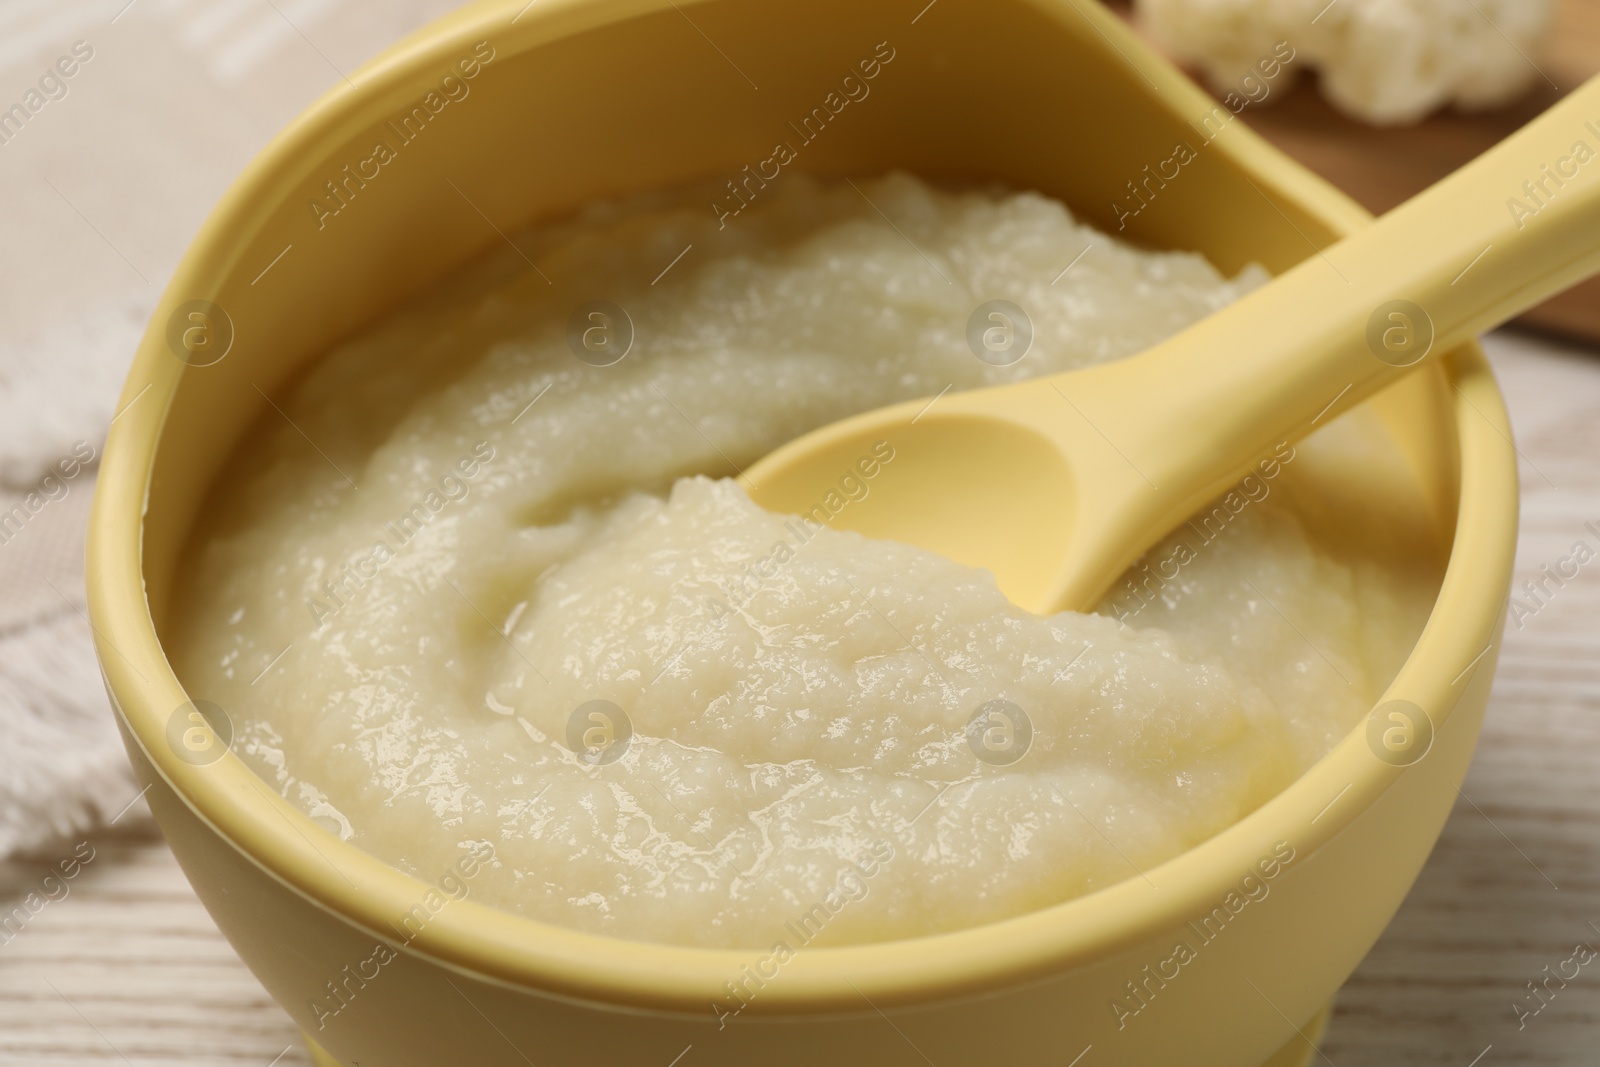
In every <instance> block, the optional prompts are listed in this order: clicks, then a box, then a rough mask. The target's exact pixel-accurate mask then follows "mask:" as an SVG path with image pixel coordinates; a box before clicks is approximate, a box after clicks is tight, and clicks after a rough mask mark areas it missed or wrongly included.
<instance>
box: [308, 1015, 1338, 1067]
mask: <svg viewBox="0 0 1600 1067" xmlns="http://www.w3.org/2000/svg"><path fill="white" fill-rule="evenodd" d="M1332 1014H1333V1002H1332V1001H1329V1002H1328V1003H1327V1004H1326V1005H1325V1006H1324V1007H1323V1008H1322V1010H1321V1011H1319V1012H1317V1014H1316V1015H1314V1016H1312V1017H1311V1021H1310V1022H1308V1023H1306V1025H1305V1026H1304V1027H1303V1028H1302V1032H1303V1033H1304V1034H1305V1039H1304V1040H1302V1039H1301V1038H1300V1037H1299V1036H1298V1035H1296V1036H1295V1037H1291V1038H1290V1039H1289V1041H1288V1043H1287V1044H1286V1045H1284V1046H1283V1047H1282V1048H1280V1049H1279V1050H1278V1051H1277V1052H1274V1053H1273V1054H1272V1055H1271V1056H1270V1057H1269V1058H1268V1059H1267V1061H1266V1062H1265V1063H1263V1064H1262V1065H1261V1067H1308V1065H1309V1064H1310V1063H1311V1061H1312V1060H1313V1059H1315V1058H1316V1055H1317V1045H1318V1044H1319V1043H1320V1042H1321V1041H1322V1035H1323V1033H1324V1032H1325V1031H1326V1030H1327V1029H1328V1019H1329V1017H1330V1016H1331V1015H1332ZM302 1036H303V1037H305V1042H306V1048H307V1049H309V1050H310V1052H311V1062H312V1063H314V1064H316V1067H346V1065H345V1064H343V1063H340V1062H339V1061H338V1060H336V1059H334V1058H333V1056H331V1055H330V1054H328V1053H327V1052H325V1051H324V1050H323V1049H322V1047H321V1046H320V1045H318V1044H317V1043H316V1042H315V1041H313V1040H311V1038H310V1037H309V1036H307V1035H302ZM1307 1042H1310V1044H1307Z"/></svg>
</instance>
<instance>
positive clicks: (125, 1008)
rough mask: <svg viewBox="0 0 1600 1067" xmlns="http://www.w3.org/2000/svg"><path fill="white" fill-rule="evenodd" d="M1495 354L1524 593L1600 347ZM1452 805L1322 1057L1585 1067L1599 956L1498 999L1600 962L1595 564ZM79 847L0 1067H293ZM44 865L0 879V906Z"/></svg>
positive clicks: (271, 1010)
mask: <svg viewBox="0 0 1600 1067" xmlns="http://www.w3.org/2000/svg"><path fill="white" fill-rule="evenodd" d="M1491 354H1492V356H1493V358H1494V362H1495V367H1496V369H1497V371H1498V372H1499V374H1500V376H1501V381H1502V383H1503V385H1504V387H1505V390H1506V393H1507V396H1508V398H1509V401H1510V406H1511V411H1512V419H1513V422H1514V423H1515V424H1516V427H1517V431H1518V443H1519V446H1520V449H1521V451H1522V453H1523V456H1524V460H1523V463H1522V476H1523V521H1522V530H1523V532H1522V542H1521V546H1520V548H1519V549H1518V554H1517V563H1518V572H1519V574H1518V581H1519V582H1520V581H1521V580H1522V579H1523V578H1526V577H1529V576H1531V575H1533V574H1535V573H1537V571H1538V569H1539V567H1540V566H1541V565H1542V564H1545V563H1549V562H1552V561H1554V560H1556V559H1557V558H1559V557H1561V556H1563V555H1566V554H1567V553H1568V552H1569V551H1570V550H1571V546H1572V544H1573V542H1574V541H1576V540H1578V539H1580V538H1588V539H1589V540H1590V543H1591V544H1594V545H1596V546H1600V537H1597V536H1596V535H1594V534H1590V533H1588V532H1587V531H1585V530H1584V529H1583V524H1584V523H1585V522H1586V521H1591V520H1600V353H1586V352H1581V351H1575V350H1570V349H1563V348H1560V347H1557V346H1550V345H1545V344H1541V343H1539V342H1536V341H1532V340H1529V339H1526V338H1520V337H1517V336H1514V335H1500V336H1497V337H1495V338H1492V339H1491ZM1464 792H1465V794H1466V796H1467V797H1469V798H1470V800H1464V801H1461V802H1459V803H1458V805H1457V808H1456V810H1455V812H1454V814H1453V815H1452V817H1451V819H1450V822H1449V825H1448V826H1447V827H1446V828H1445V831H1444V835H1443V837H1442V838H1441V839H1440V842H1439V846H1438V849H1437V850H1436V851H1435V852H1434V854H1433V858H1432V860H1431V861H1430V862H1429V863H1428V865H1427V867H1426V869H1425V870H1424V871H1423V872H1422V877H1421V879H1420V880H1419V881H1418V883H1417V886H1416V888H1415V889H1414V890H1413V891H1412V893H1411V896H1410V898H1409V899H1408V900H1407V901H1406V903H1405V906H1404V907H1403V908H1402V909H1401V911H1400V914H1399V915H1398V917H1397V918H1396V919H1395V921H1394V923H1393V925H1391V926H1390V928H1389V930H1388V932H1387V933H1386V934H1385V935H1384V937H1383V939H1382V940H1381V941H1380V942H1379V943H1378V945H1377V947H1376V949H1375V950H1374V951H1373V952H1372V954H1371V956H1370V957H1368V959H1367V960H1366V962H1365V963H1364V964H1363V965H1362V966H1361V968H1360V970H1358V971H1357V972H1356V974H1355V976H1354V977H1353V978H1352V979H1351V980H1350V982H1349V984H1348V985H1347V986H1346V987H1345V989H1344V991H1343V992H1342V993H1341V994H1340V996H1339V1001H1338V1012H1337V1015H1336V1016H1335V1019H1334V1022H1333V1024H1332V1027H1331V1029H1330V1031H1329V1034H1328V1037H1327V1039H1326V1040H1325V1042H1324V1045H1323V1054H1324V1057H1325V1059H1324V1060H1319V1061H1318V1062H1327V1063H1331V1064H1334V1065H1336V1067H1393V1065H1396V1064H1406V1065H1425V1064H1440V1065H1446V1064H1448V1065H1453V1067H1472V1065H1476V1067H1501V1065H1507V1064H1516V1065H1527V1067H1533V1065H1543V1064H1563V1065H1578V1064H1594V1063H1596V1062H1597V1061H1600V959H1596V960H1595V961H1594V962H1592V963H1590V964H1589V965H1588V966H1586V967H1583V968H1582V970H1581V972H1580V974H1579V977H1577V978H1576V979H1574V980H1572V981H1570V982H1568V983H1567V985H1566V987H1565V988H1560V989H1557V992H1556V995H1555V996H1554V998H1553V999H1551V1000H1550V1002H1549V1004H1548V1006H1546V1007H1544V1008H1543V1010H1542V1011H1541V1012H1540V1013H1539V1014H1538V1015H1536V1016H1532V1017H1529V1018H1527V1019H1525V1020H1524V1025H1523V1026H1522V1027H1521V1028H1519V1024H1518V1017H1517V1014H1516V1013H1515V1011H1514V1010H1513V1007H1512V1005H1513V1003H1523V1004H1525V1005H1527V1006H1529V1007H1530V1008H1531V1007H1532V1006H1533V1004H1534V1002H1533V1001H1531V1000H1530V999H1528V993H1527V987H1526V985H1525V983H1527V982H1528V981H1530V980H1536V979H1540V978H1542V977H1543V968H1544V967H1545V966H1546V965H1549V966H1550V967H1551V968H1552V970H1554V969H1555V968H1556V967H1557V966H1558V965H1559V964H1560V963H1561V962H1562V961H1563V960H1566V959H1567V958H1568V957H1570V956H1571V955H1572V952H1573V947H1574V945H1575V944H1576V943H1578V942H1586V943H1589V944H1592V945H1594V946H1596V948H1600V560H1596V561H1595V562H1594V563H1592V564H1590V565H1589V566H1588V567H1586V568H1585V569H1584V570H1583V571H1582V572H1580V574H1579V576H1578V577H1577V578H1576V579H1574V580H1572V581H1571V582H1569V583H1568V584H1567V585H1566V587H1565V588H1563V589H1561V590H1560V591H1559V593H1558V595H1556V596H1555V597H1554V598H1552V599H1551V600H1550V602H1549V604H1548V606H1547V607H1545V608H1543V609H1542V610H1541V611H1540V612H1539V613H1538V615H1537V616H1536V617H1534V618H1532V619H1529V620H1527V621H1526V624H1525V625H1524V627H1523V628H1522V629H1517V628H1516V627H1515V626H1513V627H1512V628H1511V629H1510V631H1509V632H1508V633H1507V635H1506V643H1505V652H1504V656H1503V658H1502V660H1501V665H1500V671H1499V676H1498V678H1497V680H1496V684H1495V690H1494V698H1493V701H1492V703H1491V706H1490V711H1489V717H1488V722H1487V725H1486V727H1485V729H1484V735H1483V741H1482V744H1481V745H1480V747H1479V749H1478V756H1477V760H1476V762H1475V763H1474V764H1473V767H1472V772H1471V774H1470V775H1469V777H1468V778H1467V781H1466V783H1465V786H1464ZM93 846H94V848H95V849H96V856H95V859H94V861H93V862H92V863H90V864H89V865H88V866H87V867H86V868H85V869H84V870H83V872H82V873H81V874H80V875H79V876H78V877H77V878H76V879H74V880H73V882H72V883H71V893H70V895H69V896H67V897H65V898H64V899H62V900H60V901H59V902H54V903H51V904H49V905H47V906H46V907H45V908H43V909H42V910H41V911H40V912H39V913H38V915H37V916H36V917H35V918H34V919H33V921H32V922H31V923H30V924H29V925H28V927H27V928H26V929H25V930H24V931H23V932H22V934H21V935H20V936H18V937H16V938H15V939H13V940H12V941H11V942H10V943H8V944H0V1065H12V1064H16V1065H29V1067H69V1065H70V1067H79V1065H81V1067H90V1065H96V1067H98V1065H102V1064H124V1065H138V1067H144V1065H158V1064H159V1065H175V1064H182V1065H201V1064H207V1065H224V1064H225V1065H229V1067H268V1065H270V1064H276V1065H278V1067H289V1065H306V1064H308V1063H309V1062H310V1061H309V1059H308V1058H307V1056H306V1054H305V1052H304V1051H303V1050H302V1049H301V1047H300V1046H299V1044H298V1043H297V1042H296V1034H295V1029H294V1027H293V1025H292V1024H291V1023H290V1022H289V1019H288V1017H287V1016H286V1015H285V1014H284V1013H283V1011H282V1009H280V1008H279V1007H278V1006H277V1005H276V1004H274V1003H273V1002H272V1000H271V999H270V998H268V997H267V995H266V993H264V992H263V991H262V989H261V986H260V985H259V984H258V983H257V982H256V981H255V979H254V978H253V977H252V976H251V975H250V973H249V972H248V971H247V970H245V968H244V966H243V965H242V964H241V963H240V962H239V960H238V958H237V957H236V956H235V955H234V954H233V952H232V950H231V949H230V948H229V946H228V944H227V942H225V941H224V940H223V939H222V937H221V936H220V935H219V934H218V933H217V930H216V927H215V926H214V925H213V924H212V922H211V920H210V918H209V917H208V916H207V915H206V913H205V911H204V909H202V908H201V906H200V904H199V902H198V901H197V900H196V899H195V897H194V894H193V893H192V892H191V891H190V889H189V887H188V884H187V883H186V882H185V881H184V878H183V875H182V874H181V872H180V871H179V870H178V867H177V865H176V864H175V862H174V861H173V859H172V856H171V854H170V853H169V852H168V851H167V849H166V846H165V845H164V844H163V843H162V842H161V841H160V839H159V838H156V837H153V836H140V835H138V834H133V835H128V834H124V835H121V836H110V837H104V838H98V839H95V840H94V841H93ZM46 873H47V869H46V868H45V867H43V866H39V865H29V864H25V863H13V864H10V865H4V866H0V902H3V903H4V904H5V909H9V908H10V907H11V906H12V904H13V903H14V901H15V900H16V899H18V898H19V896H20V895H22V894H25V893H27V892H29V891H30V890H32V889H33V888H35V887H36V886H37V885H38V884H39V882H40V879H42V877H43V876H44V874H46ZM0 910H3V909H0ZM0 940H3V938H0ZM1569 973H1570V969H1569ZM685 1067H692V1064H685ZM1152 1067H1155V1065H1152Z"/></svg>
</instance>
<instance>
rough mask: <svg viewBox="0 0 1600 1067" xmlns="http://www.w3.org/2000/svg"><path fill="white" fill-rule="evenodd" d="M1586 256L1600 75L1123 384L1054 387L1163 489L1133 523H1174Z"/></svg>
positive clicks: (1548, 290) (1574, 272)
mask: <svg viewBox="0 0 1600 1067" xmlns="http://www.w3.org/2000/svg"><path fill="white" fill-rule="evenodd" d="M1596 271H1600V78H1596V79H1593V80H1591V81H1590V82H1588V83H1587V84H1586V85H1584V86H1583V87H1582V88H1580V89H1578V90H1577V91H1576V92H1574V93H1572V94H1570V95H1569V96H1568V97H1566V98H1565V99H1564V100H1562V101H1561V102H1560V103H1558V104H1556V105H1555V106H1554V107H1552V108H1551V109H1550V110H1549V111H1547V112H1545V113H1544V114H1543V115H1541V116H1540V117H1539V118H1537V119H1535V120H1534V121H1533V122H1531V123H1529V124H1528V125H1527V126H1526V127H1524V128H1523V129H1522V130H1520V131H1518V132H1517V133H1515V134H1513V135H1512V136H1511V137H1509V138H1507V139H1506V140H1505V141H1503V142H1501V143H1500V144H1499V145H1497V146H1496V147H1494V148H1493V149H1491V150H1490V151H1488V152H1487V153H1485V154H1484V155H1482V156H1480V157H1479V158H1478V159H1476V160H1474V161H1473V162H1472V163H1470V164H1468V165H1467V166H1466V167H1464V168H1462V169H1461V170H1459V171H1457V172H1456V173H1454V174H1452V175H1451V176H1450V177H1448V178H1446V179H1444V180H1443V181H1441V182H1439V183H1438V184H1437V185H1434V186H1433V187H1432V188H1430V189H1428V190H1426V191H1424V192H1422V193H1421V194H1419V195H1418V196H1416V197H1415V198H1413V199H1412V200H1410V201H1408V202H1407V203H1405V204H1402V205H1401V206H1400V207H1398V208H1396V209H1395V210H1393V211H1391V212H1390V213H1389V214H1387V215H1385V216H1384V217H1383V218H1382V219H1380V220H1379V221H1377V222H1376V223H1374V224H1373V225H1372V226H1370V227H1368V228H1366V229H1364V230H1362V231H1360V232H1358V233H1356V234H1354V235H1352V236H1350V237H1348V238H1346V239H1345V240H1343V241H1341V242H1339V243H1338V244H1337V245H1334V246H1332V247H1329V248H1326V249H1323V250H1321V251H1318V252H1316V253H1314V254H1312V255H1310V256H1308V257H1307V258H1306V259H1305V260H1304V261H1303V262H1302V263H1300V264H1299V265H1298V266H1296V267H1295V268H1294V269H1292V270H1290V271H1288V272H1287V273H1285V274H1284V275H1282V276H1281V277H1279V278H1277V279H1275V280H1274V281H1273V282H1272V283H1271V284H1270V285H1268V286H1265V287H1264V288H1262V289H1260V290H1257V291H1256V292H1254V293H1252V294H1250V295H1249V296H1247V297H1245V298H1244V299H1242V300H1240V301H1238V302H1237V303H1235V304H1233V305H1231V306H1229V307H1227V308H1225V309H1223V310H1222V311H1220V312H1218V313H1217V314H1215V315H1212V316H1211V317H1209V318H1207V319H1205V320H1203V321H1201V322H1200V323H1197V324H1196V325H1195V326H1193V327H1191V328H1190V329H1188V330H1186V331H1185V332H1184V333H1182V334H1180V335H1178V336H1177V337H1174V338H1173V339H1171V340H1169V341H1167V342H1165V343H1163V344H1161V345H1158V346H1156V347H1155V348H1152V349H1150V350H1149V351H1147V352H1145V353H1143V354H1141V355H1139V356H1137V357H1135V358H1134V359H1133V360H1130V361H1128V363H1127V364H1126V367H1127V370H1128V371H1129V372H1130V373H1131V374H1132V379H1131V380H1132V382H1133V383H1134V385H1135V387H1134V388H1133V389H1131V390H1130V388H1129V382H1130V378H1128V377H1123V376H1121V375H1118V376H1116V380H1115V383H1113V381H1112V380H1111V378H1110V377H1109V376H1108V377H1107V381H1106V385H1107V387H1106V388H1104V389H1098V388H1095V379H1094V377H1093V376H1091V377H1089V378H1087V379H1085V378H1079V379H1077V380H1076V382H1073V380H1071V379H1068V378H1062V379H1061V385H1062V387H1063V388H1064V389H1065V388H1069V387H1070V388H1075V389H1078V390H1079V391H1080V395H1081V397H1082V401H1081V402H1082V404H1083V405H1085V410H1086V411H1092V412H1098V413H1099V416H1098V417H1099V418H1103V420H1104V421H1103V422H1102V423H1101V425H1102V426H1103V427H1105V428H1106V431H1107V433H1108V434H1112V433H1114V434H1115V437H1116V439H1117V440H1118V441H1119V443H1120V444H1121V447H1122V449H1123V450H1124V451H1125V452H1126V453H1127V455H1128V458H1129V460H1130V462H1132V463H1133V464H1134V466H1135V467H1137V468H1138V469H1139V471H1140V473H1141V474H1143V475H1144V476H1145V479H1146V480H1147V481H1149V482H1150V483H1152V484H1154V485H1157V486H1163V487H1170V489H1169V490H1163V491H1162V492H1160V493H1158V494H1157V496H1159V497H1161V498H1164V499H1162V500H1161V501H1160V506H1158V507H1157V508H1155V509H1153V510H1150V511H1147V512H1146V514H1145V515H1144V516H1142V519H1141V521H1154V522H1161V521H1162V520H1163V519H1170V520H1171V522H1169V523H1168V525H1171V523H1173V522H1179V521H1182V519H1183V517H1184V516H1185V515H1187V514H1188V513H1189V512H1191V511H1192V510H1193V509H1194V508H1196V507H1198V506H1199V505H1200V504H1203V503H1205V502H1206V501H1208V500H1210V499H1211V498H1212V497H1214V496H1215V495H1216V494H1218V493H1220V492H1222V491H1223V490H1224V489H1226V488H1227V487H1228V486H1230V485H1231V484H1233V483H1234V482H1235V481H1236V480H1237V479H1238V478H1239V477H1240V476H1241V475H1242V474H1243V473H1244V472H1245V471H1246V470H1247V469H1248V468H1249V467H1250V466H1251V465H1252V463H1253V462H1254V461H1255V460H1257V459H1259V458H1260V457H1261V456H1262V455H1263V454H1265V453H1266V452H1268V451H1270V450H1271V449H1272V447H1273V446H1274V445H1275V444H1277V443H1278V442H1280V441H1292V440H1294V439H1296V438H1298V437H1301V436H1304V435H1305V434H1306V433H1308V432H1310V431H1311V430H1312V429H1313V428H1315V426H1321V425H1323V424H1324V423H1326V422H1327V421H1329V420H1330V419H1332V418H1334V417H1336V416H1337V415H1338V414H1339V413H1340V412H1343V411H1345V410H1347V409H1349V408H1350V407H1352V406H1354V405H1355V404H1357V403H1359V402H1361V401H1362V400H1364V399H1366V398H1367V397H1369V396H1371V395H1372V394H1373V393H1375V392H1377V391H1378V390H1379V389H1381V388H1383V387H1384V386H1385V385H1388V384H1389V383H1391V382H1393V381H1395V380H1396V379H1398V378H1399V377H1401V376H1402V375H1404V374H1406V373H1407V372H1408V370H1409V369H1410V368H1411V367H1413V366H1415V365H1417V364H1419V363H1420V362H1421V361H1423V360H1424V359H1426V358H1428V357H1429V356H1433V355H1437V354H1440V353H1444V352H1448V351H1449V350H1450V349H1451V348H1453V347H1454V346H1456V345H1458V344H1461V343H1463V342H1465V341H1467V340H1469V339H1470V338H1472V337H1474V336H1475V335H1477V334H1478V333H1480V332H1482V331H1484V330H1486V329H1489V328H1492V327H1494V326H1497V325H1499V324H1501V323H1502V322H1504V321H1506V320H1507V319H1509V318H1511V317H1512V316H1514V315H1516V314H1518V313H1519V312H1521V311H1524V310H1526V309H1528V308H1530V307H1532V306H1534V305H1535V304H1537V303H1539V302H1540V301H1541V300H1543V299H1544V298H1546V297H1548V296H1551V295H1552V294H1554V293H1557V292H1559V291H1561V290H1562V289H1564V288H1566V287H1568V286H1570V285H1572V284H1574V283H1575V282H1577V281H1579V280H1581V279H1583V278H1584V277H1586V276H1588V275H1590V274H1592V273H1595V272H1596ZM1096 369H1100V368H1096ZM1069 383H1071V384H1070V385H1069ZM1113 385H1114V387H1113ZM1113 428H1114V429H1113ZM1179 487H1182V488H1181V489H1180V488H1179ZM1163 528H1165V527H1163Z"/></svg>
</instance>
